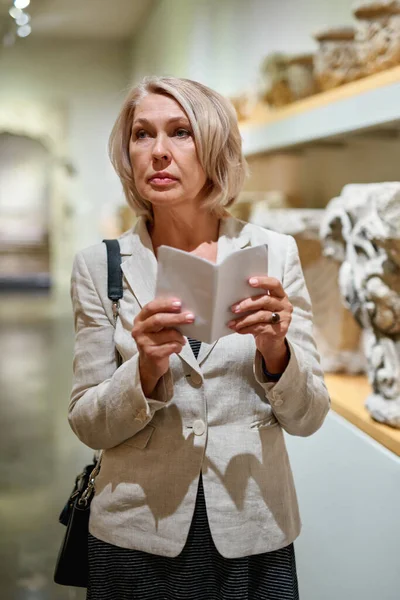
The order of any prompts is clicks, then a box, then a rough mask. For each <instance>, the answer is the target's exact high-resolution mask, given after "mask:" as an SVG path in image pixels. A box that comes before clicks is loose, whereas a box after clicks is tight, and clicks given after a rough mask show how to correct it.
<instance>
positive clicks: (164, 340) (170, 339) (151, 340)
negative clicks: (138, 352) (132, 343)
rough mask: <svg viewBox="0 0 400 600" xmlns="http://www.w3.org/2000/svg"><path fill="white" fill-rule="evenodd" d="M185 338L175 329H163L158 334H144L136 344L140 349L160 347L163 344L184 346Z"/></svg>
mask: <svg viewBox="0 0 400 600" xmlns="http://www.w3.org/2000/svg"><path fill="white" fill-rule="evenodd" d="M186 341H187V340H186V338H185V337H184V336H183V335H182V334H181V333H179V331H178V330H177V329H163V330H162V331H160V332H159V333H146V334H143V335H142V336H140V338H139V339H138V343H139V344H140V345H141V346H142V347H146V346H162V345H163V344H173V343H175V342H176V343H177V344H181V345H182V346H184V345H185V344H186Z"/></svg>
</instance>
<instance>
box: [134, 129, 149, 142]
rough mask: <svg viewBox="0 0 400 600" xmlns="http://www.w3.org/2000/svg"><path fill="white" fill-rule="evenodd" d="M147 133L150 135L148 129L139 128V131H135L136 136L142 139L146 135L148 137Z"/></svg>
mask: <svg viewBox="0 0 400 600" xmlns="http://www.w3.org/2000/svg"><path fill="white" fill-rule="evenodd" d="M147 135H148V134H147V131H145V130H144V129H139V131H137V132H136V133H135V138H136V139H137V140H142V139H144V138H145V137H147Z"/></svg>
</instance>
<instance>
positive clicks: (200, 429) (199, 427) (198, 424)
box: [193, 419, 206, 435]
mask: <svg viewBox="0 0 400 600" xmlns="http://www.w3.org/2000/svg"><path fill="white" fill-rule="evenodd" d="M205 430H206V425H205V423H204V421H202V420H201V419H197V420H196V421H195V422H194V423H193V431H194V434H195V435H203V433H204V432H205Z"/></svg>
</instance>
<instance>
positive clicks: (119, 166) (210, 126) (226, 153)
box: [109, 76, 247, 220]
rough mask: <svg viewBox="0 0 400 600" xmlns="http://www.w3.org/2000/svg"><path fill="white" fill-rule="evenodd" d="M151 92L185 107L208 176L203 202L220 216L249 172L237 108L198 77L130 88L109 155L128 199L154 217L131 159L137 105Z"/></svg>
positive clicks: (160, 79)
mask: <svg viewBox="0 0 400 600" xmlns="http://www.w3.org/2000/svg"><path fill="white" fill-rule="evenodd" d="M147 94H161V95H165V96H170V97H172V98H174V99H175V100H176V101H177V102H178V103H179V104H180V106H181V107H182V108H183V110H184V111H185V112H186V114H187V117H188V119H189V122H190V124H191V127H192V130H193V136H194V142H195V145H196V150H197V155H198V158H199V161H200V164H201V166H202V167H203V170H204V172H205V174H206V176H207V180H208V187H207V197H206V199H205V200H204V203H203V206H204V207H207V208H208V209H209V210H210V211H211V212H214V213H216V214H217V215H218V216H221V215H222V214H223V213H224V210H225V208H226V207H229V206H231V205H232V204H233V202H234V201H235V200H236V198H237V196H238V194H239V192H240V191H241V189H242V186H243V183H244V180H245V177H246V175H247V164H246V160H245V158H244V156H243V153H242V140H241V137H240V132H239V127H238V122H237V117H236V112H235V109H234V108H233V106H232V104H231V103H230V102H229V101H228V100H227V99H226V98H224V97H223V96H221V94H218V93H217V92H215V91H214V90H212V89H210V88H208V87H207V86H205V85H202V84H201V83H198V82H197V81H191V80H190V79H179V78H176V77H155V76H152V77H145V78H144V79H143V80H142V81H141V83H139V85H137V86H135V87H134V88H133V89H132V90H131V91H130V92H129V94H128V96H127V98H126V99H125V102H124V104H123V106H122V109H121V111H120V114H119V116H118V118H117V120H116V122H115V125H114V127H113V130H112V132H111V135H110V140H109V155H110V159H111V162H112V164H113V166H114V169H115V170H116V172H117V174H118V176H119V178H120V179H121V182H122V187H123V189H124V193H125V197H126V200H127V202H128V204H129V205H130V207H131V208H132V209H133V210H134V212H135V213H136V215H145V216H146V217H147V218H148V219H150V220H151V219H152V215H153V212H152V206H151V203H150V202H149V201H148V200H146V199H145V198H142V197H141V196H140V194H139V192H138V190H137V188H136V185H135V181H134V178H133V171H132V165H131V162H130V158H129V141H130V137H131V129H132V123H133V118H134V112H135V108H136V106H137V104H138V103H139V102H140V101H141V100H142V99H143V98H144V97H145V96H146V95H147Z"/></svg>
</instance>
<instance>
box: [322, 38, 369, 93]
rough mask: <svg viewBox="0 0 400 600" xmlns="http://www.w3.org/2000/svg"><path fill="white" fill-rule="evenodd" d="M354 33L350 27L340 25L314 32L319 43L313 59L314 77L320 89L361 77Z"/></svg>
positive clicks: (333, 86)
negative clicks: (339, 26)
mask: <svg viewBox="0 0 400 600" xmlns="http://www.w3.org/2000/svg"><path fill="white" fill-rule="evenodd" d="M355 33H356V32H355V29H353V28H352V27H341V28H336V29H326V30H324V31H320V32H319V33H317V34H315V36H314V37H315V39H316V40H317V41H318V44H319V48H318V51H317V54H316V56H315V60H314V69H315V77H316V80H317V82H318V84H319V86H320V88H321V89H322V90H328V89H331V88H335V87H338V86H340V85H343V84H344V83H348V82H350V81H354V80H356V79H359V78H360V77H363V75H364V72H363V69H362V66H361V63H360V60H359V56H358V51H357V46H356V43H355Z"/></svg>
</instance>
